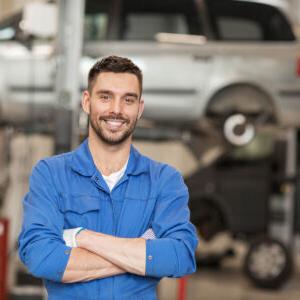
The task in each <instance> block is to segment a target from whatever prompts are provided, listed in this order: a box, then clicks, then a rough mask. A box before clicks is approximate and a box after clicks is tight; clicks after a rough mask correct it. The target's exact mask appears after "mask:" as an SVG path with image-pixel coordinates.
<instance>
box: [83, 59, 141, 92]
mask: <svg viewBox="0 0 300 300" xmlns="http://www.w3.org/2000/svg"><path fill="white" fill-rule="evenodd" d="M104 72H113V73H130V74H134V75H135V76H136V77H137V79H138V81H139V85H140V95H142V89H143V74H142V71H141V69H140V68H139V67H138V66H137V65H135V64H134V63H133V62H132V61H131V60H130V59H128V58H126V57H120V56H115V55H112V56H107V57H104V58H103V59H101V60H98V61H97V62H96V63H95V64H94V65H93V67H92V68H91V69H90V71H89V75H88V90H89V91H90V92H91V90H92V88H93V85H94V83H95V80H96V78H97V76H98V74H100V73H104Z"/></svg>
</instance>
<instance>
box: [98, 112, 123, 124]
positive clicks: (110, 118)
mask: <svg viewBox="0 0 300 300" xmlns="http://www.w3.org/2000/svg"><path fill="white" fill-rule="evenodd" d="M99 120H102V121H122V122H126V123H129V120H128V119H127V118H125V117H123V115H122V114H109V115H107V116H102V117H100V118H99Z"/></svg>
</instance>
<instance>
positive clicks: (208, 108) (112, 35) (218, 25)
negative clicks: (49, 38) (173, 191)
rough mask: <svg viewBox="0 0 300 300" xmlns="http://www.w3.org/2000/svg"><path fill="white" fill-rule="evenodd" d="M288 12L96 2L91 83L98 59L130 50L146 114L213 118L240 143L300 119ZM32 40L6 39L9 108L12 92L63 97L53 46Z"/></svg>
mask: <svg viewBox="0 0 300 300" xmlns="http://www.w3.org/2000/svg"><path fill="white" fill-rule="evenodd" d="M288 12H289V9H288V7H287V2H286V1H279V0H277V1H271V0H256V1H255V0H206V1H205V0H164V1H160V0H151V1H150V0H143V1H142V0H123V1H118V0H102V1H92V0H87V1H86V13H85V28H84V32H85V36H84V39H85V41H84V53H83V55H84V56H83V58H82V61H81V67H82V68H81V69H82V73H81V78H82V88H84V87H85V86H86V82H85V78H86V75H87V71H88V69H89V67H90V66H91V64H92V63H93V62H94V61H95V59H96V58H99V57H102V56H105V55H108V54H117V55H125V56H129V57H130V58H131V59H132V60H133V61H135V62H136V63H137V64H138V65H139V66H140V67H141V68H142V70H143V72H144V98H145V102H146V109H145V117H146V118H147V119H149V120H150V121H152V122H153V123H154V124H156V125H160V126H176V127H177V128H198V127H199V126H201V123H202V121H203V120H208V121H209V122H210V124H213V126H217V127H218V128H220V126H223V129H224V133H225V136H226V137H227V139H228V140H230V141H231V142H232V143H235V144H244V143H246V142H248V141H249V140H251V139H252V138H253V135H254V131H255V130H254V127H255V126H256V125H259V124H266V123H267V124H268V123H275V124H280V125H291V126H299V125H300V118H299V116H300V114H299V112H300V58H299V56H300V47H299V43H298V42H297V40H296V37H295V34H294V32H293V28H292V25H291V24H292V20H291V18H290V16H289V14H288ZM12 20H13V19H12ZM8 24H9V22H8V23H6V24H5V25H6V27H5V26H2V29H3V30H4V29H7V26H8ZM11 24H14V25H15V24H19V23H17V22H15V23H13V21H11ZM0 25H1V24H0ZM0 29H1V26H0ZM0 36H1V30H0ZM18 37H21V39H18ZM31 38H32V37H31ZM20 40H21V42H19V41H20ZM26 43H27V44H26ZM31 43H32V40H31ZM28 44H29V42H28V40H27V39H26V36H25V37H24V35H22V32H21V30H20V29H19V30H16V34H15V35H14V37H13V41H11V42H10V44H9V42H7V41H2V42H1V43H0V65H1V69H2V70H4V69H5V70H6V72H5V73H4V72H1V73H0V101H1V99H2V102H0V103H2V106H5V109H6V110H5V109H4V111H9V109H8V108H7V106H8V105H9V101H7V100H8V99H11V102H14V101H19V102H20V103H28V101H29V102H30V101H33V100H34V102H35V103H50V104H51V103H52V104H53V103H55V101H56V97H55V93H54V83H55V71H56V69H55V61H56V57H55V54H53V46H52V44H51V43H50V42H48V44H47V43H44V44H43V45H41V44H37V46H34V47H33V48H30V47H28ZM34 45H35V44H34ZM13 52H15V55H11V54H12V53H13ZM54 53H55V52H54ZM4 95H5V96H4ZM3 99H5V100H6V101H5V102H4V101H3ZM7 103H8V104H7ZM2 111H3V109H2ZM1 118H4V114H3V113H2V116H1V113H0V119H1Z"/></svg>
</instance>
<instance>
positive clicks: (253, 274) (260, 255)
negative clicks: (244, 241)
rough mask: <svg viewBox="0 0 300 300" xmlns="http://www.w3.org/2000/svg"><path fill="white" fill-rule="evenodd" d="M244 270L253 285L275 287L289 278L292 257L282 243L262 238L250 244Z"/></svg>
mask: <svg viewBox="0 0 300 300" xmlns="http://www.w3.org/2000/svg"><path fill="white" fill-rule="evenodd" d="M244 270H245V273H246V275H247V277H248V278H249V279H250V280H251V281H252V282H253V283H254V285H255V286H257V287H261V288H268V289H276V288H279V287H280V286H281V285H282V284H284V283H285V282H286V281H287V280H288V279H289V277H290V275H291V272H292V258H291V255H290V252H289V251H288V249H287V248H286V246H285V245H284V244H282V243H281V242H279V241H278V240H275V239H271V238H263V239H260V240H258V241H255V242H254V243H253V244H252V245H250V248H249V250H248V253H247V255H246V257H245V263H244Z"/></svg>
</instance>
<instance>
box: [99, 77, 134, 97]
mask: <svg viewBox="0 0 300 300" xmlns="http://www.w3.org/2000/svg"><path fill="white" fill-rule="evenodd" d="M99 89H103V90H109V91H112V92H116V93H118V92H120V93H121V92H123V93H137V94H139V81H138V78H137V76H136V75H134V74H131V73H114V72H103V73H100V74H98V75H97V77H96V80H95V83H94V87H93V91H97V90H99Z"/></svg>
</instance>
